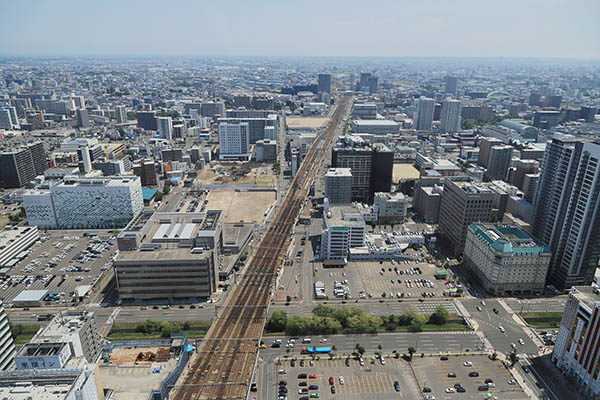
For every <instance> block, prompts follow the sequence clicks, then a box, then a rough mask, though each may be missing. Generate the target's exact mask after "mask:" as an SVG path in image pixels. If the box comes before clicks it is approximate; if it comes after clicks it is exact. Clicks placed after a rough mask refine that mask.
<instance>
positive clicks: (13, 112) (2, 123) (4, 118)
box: [0, 104, 20, 129]
mask: <svg viewBox="0 0 600 400" xmlns="http://www.w3.org/2000/svg"><path fill="white" fill-rule="evenodd" d="M19 128H20V125H19V119H18V118H17V109H16V108H15V107H13V106H11V105H10V104H0V129H19Z"/></svg>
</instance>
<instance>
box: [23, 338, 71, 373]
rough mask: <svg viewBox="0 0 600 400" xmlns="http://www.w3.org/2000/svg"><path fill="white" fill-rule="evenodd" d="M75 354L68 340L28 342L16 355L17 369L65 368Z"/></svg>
mask: <svg viewBox="0 0 600 400" xmlns="http://www.w3.org/2000/svg"><path fill="white" fill-rule="evenodd" d="M72 355H73V349H72V348H71V344H70V343H68V342H47V343H44V342H42V343H27V344H25V345H24V346H23V347H21V350H19V352H18V353H17V355H16V356H15V365H16V367H17V369H53V368H64V367H65V365H66V364H67V362H68V361H69V360H70V359H71V356H72Z"/></svg>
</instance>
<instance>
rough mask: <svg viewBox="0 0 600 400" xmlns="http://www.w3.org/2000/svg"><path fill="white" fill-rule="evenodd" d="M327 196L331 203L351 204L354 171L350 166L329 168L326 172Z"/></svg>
mask: <svg viewBox="0 0 600 400" xmlns="http://www.w3.org/2000/svg"><path fill="white" fill-rule="evenodd" d="M325 197H327V198H328V199H329V204H350V203H351V199H352V172H351V171H350V168H329V170H328V171H327V173H326V174H325Z"/></svg>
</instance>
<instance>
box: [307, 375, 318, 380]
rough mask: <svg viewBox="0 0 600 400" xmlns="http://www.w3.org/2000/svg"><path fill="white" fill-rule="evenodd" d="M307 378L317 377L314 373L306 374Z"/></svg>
mask: <svg viewBox="0 0 600 400" xmlns="http://www.w3.org/2000/svg"><path fill="white" fill-rule="evenodd" d="M308 379H317V376H316V375H315V374H310V375H308Z"/></svg>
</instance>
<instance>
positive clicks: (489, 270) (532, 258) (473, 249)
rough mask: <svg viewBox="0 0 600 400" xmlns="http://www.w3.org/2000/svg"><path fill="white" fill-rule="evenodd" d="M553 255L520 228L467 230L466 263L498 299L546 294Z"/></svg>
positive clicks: (496, 225)
mask: <svg viewBox="0 0 600 400" xmlns="http://www.w3.org/2000/svg"><path fill="white" fill-rule="evenodd" d="M551 255H552V254H551V253H550V249H549V248H548V247H546V246H544V245H542V244H540V243H538V242H536V241H535V240H534V239H533V238H532V237H531V236H529V234H527V233H526V232H525V231H523V230H522V229H521V228H520V227H519V226H517V225H516V224H507V223H493V224H492V223H475V224H471V225H469V228H468V230H467V238H466V241H465V251H464V263H465V265H466V267H467V268H468V270H469V272H470V273H471V274H472V275H473V276H474V277H475V279H477V280H478V281H479V282H480V283H481V286H482V287H483V288H484V289H485V290H486V291H487V292H489V293H492V294H493V295H495V296H507V295H508V296H514V295H526V294H529V295H531V294H539V293H542V292H543V291H544V286H545V285H546V273H547V272H548V265H549V264H550V257H551Z"/></svg>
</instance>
